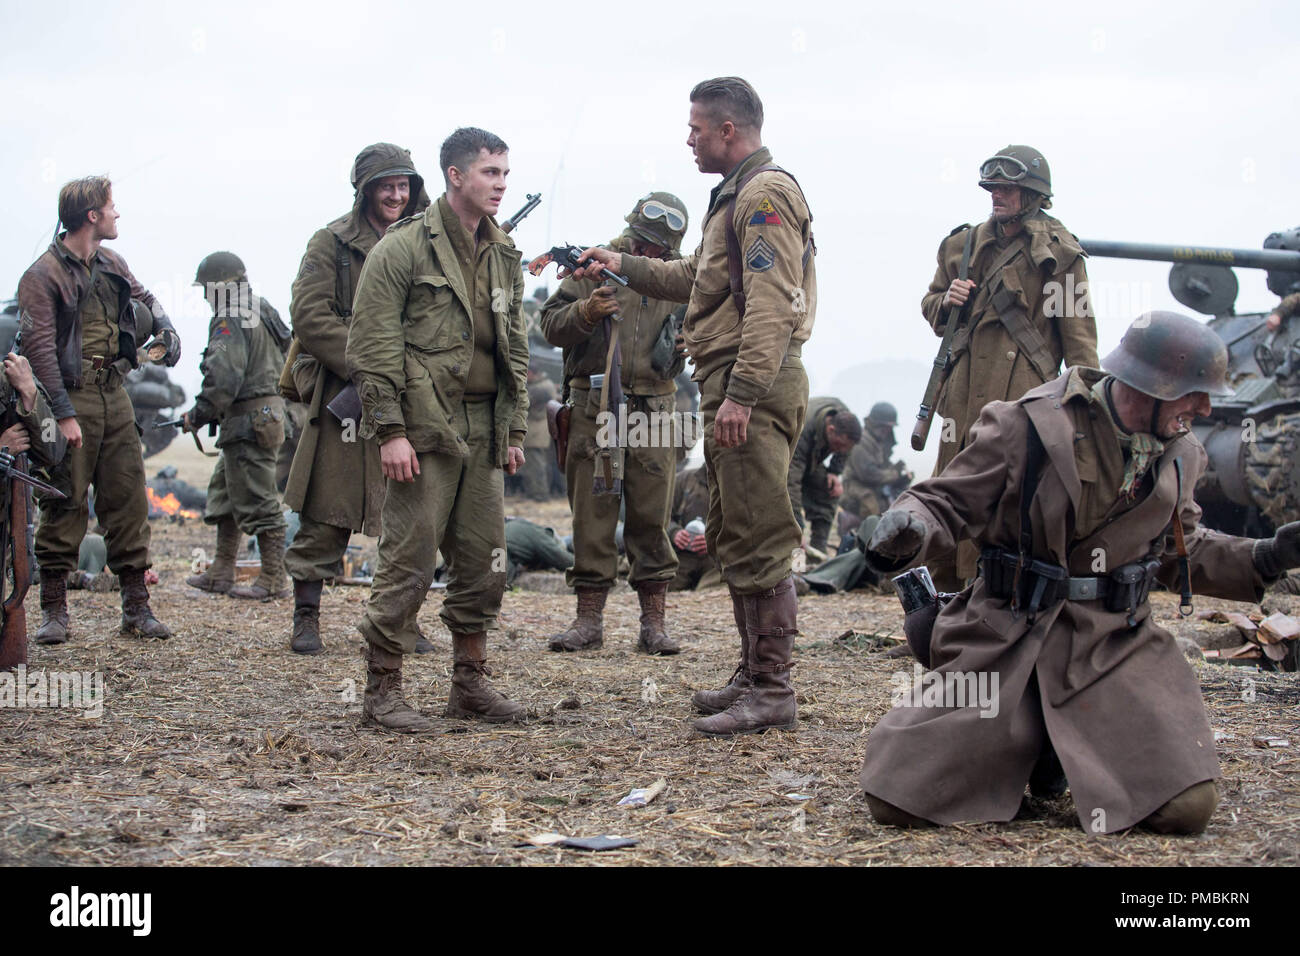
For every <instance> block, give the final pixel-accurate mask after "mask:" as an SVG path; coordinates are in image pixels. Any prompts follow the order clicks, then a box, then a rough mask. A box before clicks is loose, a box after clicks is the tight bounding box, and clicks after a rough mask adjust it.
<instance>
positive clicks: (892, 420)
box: [867, 402, 898, 428]
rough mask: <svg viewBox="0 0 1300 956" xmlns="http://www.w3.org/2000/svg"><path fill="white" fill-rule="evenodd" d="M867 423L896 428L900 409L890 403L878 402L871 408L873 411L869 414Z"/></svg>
mask: <svg viewBox="0 0 1300 956" xmlns="http://www.w3.org/2000/svg"><path fill="white" fill-rule="evenodd" d="M867 423H868V424H870V425H886V426H888V427H889V428H894V427H895V426H897V425H898V409H896V408H895V407H894V406H893V405H891V404H889V402H876V404H874V405H872V406H871V411H869V412H867Z"/></svg>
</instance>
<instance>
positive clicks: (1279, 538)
mask: <svg viewBox="0 0 1300 956" xmlns="http://www.w3.org/2000/svg"><path fill="white" fill-rule="evenodd" d="M1253 557H1254V559H1255V567H1256V568H1258V569H1259V573H1260V574H1262V575H1263V576H1264V577H1266V578H1270V579H1271V578H1280V577H1281V576H1282V574H1283V572H1285V571H1289V570H1290V569H1291V568H1300V521H1292V522H1291V523H1290V524H1284V525H1282V527H1280V528H1278V529H1277V532H1276V533H1275V534H1274V535H1273V537H1271V538H1261V539H1260V540H1258V541H1256V542H1255V549H1254V553H1253Z"/></svg>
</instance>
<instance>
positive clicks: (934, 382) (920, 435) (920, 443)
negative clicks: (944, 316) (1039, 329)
mask: <svg viewBox="0 0 1300 956" xmlns="http://www.w3.org/2000/svg"><path fill="white" fill-rule="evenodd" d="M974 239H975V227H974V226H967V227H966V245H965V247H964V248H963V249H962V253H961V268H960V269H959V270H958V273H957V278H959V279H965V278H966V277H967V276H968V275H969V274H970V252H971V246H972V244H973V243H974ZM963 308H964V306H961V305H953V306H951V307H950V308H949V309H948V324H947V325H946V326H945V327H944V330H943V340H942V341H941V342H940V343H939V353H938V354H937V355H936V356H935V357H934V367H933V368H932V369H930V380H929V381H928V382H926V383H925V395H924V397H923V398H922V399H921V409H920V411H918V412H917V413H916V426H915V427H914V428H913V429H912V447H913V448H914V449H915V450H916V451H923V450H924V449H925V440H926V439H927V438H929V437H930V425H931V423H932V422H933V417H932V416H933V414H934V406H935V403H936V402H938V401H939V391H940V390H941V389H942V388H943V383H944V382H946V381H947V380H948V372H949V371H950V370H951V368H952V339H953V336H954V335H956V334H957V319H958V317H959V316H960V315H961V310H962V309H963Z"/></svg>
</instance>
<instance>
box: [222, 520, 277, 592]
mask: <svg viewBox="0 0 1300 956" xmlns="http://www.w3.org/2000/svg"><path fill="white" fill-rule="evenodd" d="M257 550H258V551H259V552H260V553H261V555H262V571H261V573H260V574H258V576H257V580H256V581H254V582H253V583H252V584H241V585H239V586H238V587H233V588H231V589H230V590H229V591H227V592H226V593H227V594H228V595H230V596H231V597H232V598H243V599H244V600H248V601H269V600H271V599H272V598H278V597H282V596H283V595H284V592H285V590H286V589H287V588H288V586H289V579H288V578H287V577H285V574H284V529H283V528H277V529H276V530H274V531H263V532H262V533H261V534H259V535H258V536H257Z"/></svg>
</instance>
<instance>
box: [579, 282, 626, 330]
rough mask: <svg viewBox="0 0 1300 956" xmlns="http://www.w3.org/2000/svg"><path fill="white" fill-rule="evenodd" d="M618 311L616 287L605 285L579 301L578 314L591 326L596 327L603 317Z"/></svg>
mask: <svg viewBox="0 0 1300 956" xmlns="http://www.w3.org/2000/svg"><path fill="white" fill-rule="evenodd" d="M617 311H618V302H617V300H615V298H614V289H613V288H612V287H610V286H607V285H603V286H601V287H600V288H598V289H594V290H593V291H592V293H591V295H589V296H587V298H585V299H583V300H582V301H581V302H579V303H578V315H579V316H580V317H581V318H582V321H583V322H585V323H586V324H587V326H588V327H589V328H595V326H596V323H597V322H599V321H600V320H601V319H604V318H606V317H608V316H611V315H613V314H614V313H615V312H617Z"/></svg>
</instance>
